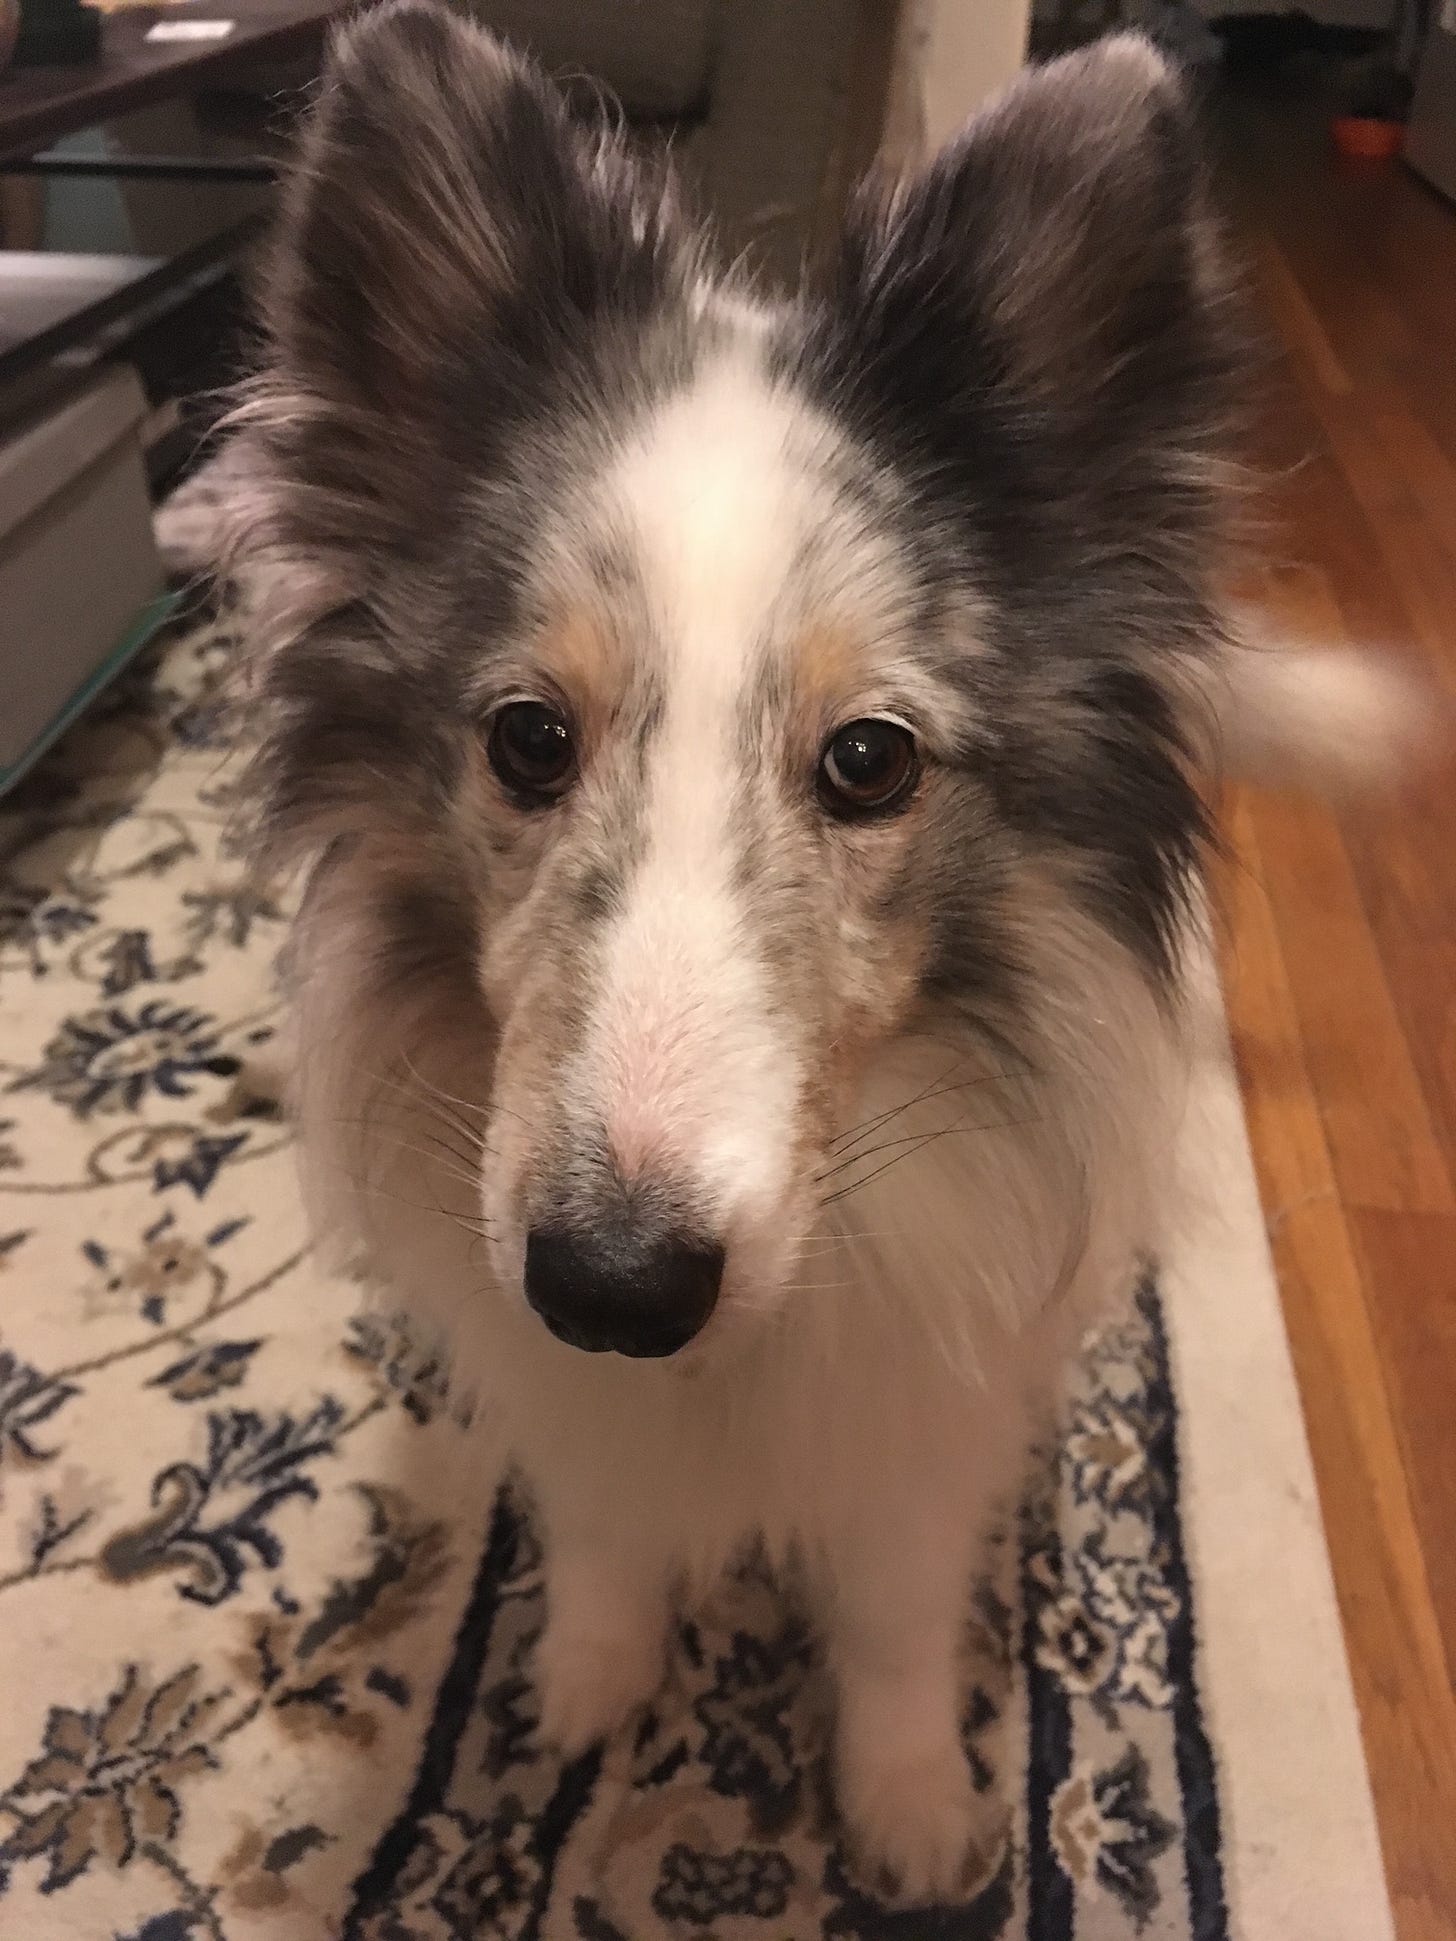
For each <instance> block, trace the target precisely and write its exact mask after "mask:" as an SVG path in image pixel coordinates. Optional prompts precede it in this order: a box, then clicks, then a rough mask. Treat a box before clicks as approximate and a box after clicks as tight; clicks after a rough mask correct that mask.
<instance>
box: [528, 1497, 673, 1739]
mask: <svg viewBox="0 0 1456 1941" xmlns="http://www.w3.org/2000/svg"><path fill="white" fill-rule="evenodd" d="M544 1520H545V1524H546V1530H545V1536H546V1628H545V1630H544V1632H543V1633H542V1635H541V1641H540V1643H539V1645H538V1646H537V1647H536V1682H537V1688H538V1692H539V1696H540V1703H541V1727H540V1730H541V1737H542V1738H543V1739H544V1740H545V1741H546V1742H547V1743H548V1744H550V1745H552V1746H554V1747H555V1748H556V1750H557V1751H558V1752H560V1753H562V1754H564V1755H565V1756H566V1757H568V1758H573V1757H575V1755H576V1754H577V1753H579V1752H584V1751H585V1750H586V1748H587V1747H588V1746H590V1745H593V1744H595V1743H596V1741H597V1740H599V1739H604V1738H607V1737H609V1736H610V1735H611V1734H612V1733H613V1732H615V1731H616V1730H617V1729H618V1727H620V1726H622V1725H625V1724H626V1722H627V1721H628V1719H630V1718H631V1717H632V1715H633V1713H634V1712H637V1711H639V1710H640V1709H641V1708H642V1707H643V1706H644V1705H646V1704H647V1703H648V1701H649V1700H650V1699H651V1698H652V1697H653V1695H654V1694H655V1693H656V1691H657V1688H658V1686H659V1685H660V1684H661V1682H662V1676H663V1666H664V1659H665V1654H666V1649H667V1636H668V1615H669V1611H668V1591H669V1577H670V1570H669V1564H668V1560H667V1558H666V1557H665V1556H661V1555H658V1554H656V1553H655V1552H654V1550H653V1549H652V1547H651V1546H649V1545H646V1544H644V1543H641V1542H633V1541H631V1540H630V1539H629V1540H622V1533H619V1532H615V1531H613V1530H612V1529H611V1528H610V1527H603V1526H602V1525H600V1524H598V1525H595V1526H594V1527H587V1523H586V1519H584V1518H583V1517H580V1516H578V1515H573V1514H566V1515H563V1514H561V1512H560V1510H559V1508H558V1510H557V1512H556V1514H553V1513H552V1511H551V1509H550V1508H547V1509H546V1512H545V1518H544Z"/></svg>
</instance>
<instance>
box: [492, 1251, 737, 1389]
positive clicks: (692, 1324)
mask: <svg viewBox="0 0 1456 1941" xmlns="http://www.w3.org/2000/svg"><path fill="white" fill-rule="evenodd" d="M722 1280H723V1249H722V1248H721V1247H719V1246H716V1245H715V1244H714V1243H713V1242H712V1241H708V1240H703V1239H701V1238H699V1237H698V1236H696V1235H693V1234H684V1233H666V1234H664V1233H660V1232H659V1233H657V1234H640V1235H639V1234H635V1233H632V1232H627V1233H622V1232H617V1233H598V1232H592V1231H588V1230H586V1229H577V1228H572V1227H534V1228H532V1230H531V1232H530V1233H528V1234H527V1236H526V1299H527V1300H528V1301H529V1302H530V1303H531V1306H532V1307H533V1308H534V1309H535V1310H536V1312H537V1314H539V1315H540V1317H541V1319H542V1320H543V1321H544V1322H545V1323H546V1325H547V1327H548V1328H550V1330H551V1332H552V1334H554V1335H555V1336H556V1337H557V1339H558V1340H560V1341H565V1342H567V1343H569V1345H570V1346H571V1347H573V1348H584V1349H586V1350H587V1352H588V1353H589V1354H604V1353H607V1352H609V1351H610V1352H612V1353H615V1354H619V1355H636V1356H639V1357H641V1356H653V1357H661V1356H664V1355H675V1354H676V1353H677V1351H678V1349H679V1348H683V1347H686V1346H687V1344H688V1342H690V1341H691V1340H692V1338H693V1336H694V1335H695V1334H696V1333H697V1332H698V1330H699V1329H700V1328H701V1327H702V1326H703V1324H704V1323H705V1322H706V1320H707V1318H708V1316H709V1315H710V1314H711V1313H712V1312H713V1308H714V1305H715V1304H716V1302H717V1299H718V1289H719V1287H720V1286H721V1284H722Z"/></svg>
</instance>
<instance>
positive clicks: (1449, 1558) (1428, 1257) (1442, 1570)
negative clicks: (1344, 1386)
mask: <svg viewBox="0 0 1456 1941" xmlns="http://www.w3.org/2000/svg"><path fill="white" fill-rule="evenodd" d="M1351 1218H1352V1222H1353V1229H1354V1235H1355V1245H1356V1252H1357V1254H1358V1256H1359V1260H1360V1263H1361V1267H1362V1270H1363V1274H1364V1278H1365V1280H1366V1281H1367V1283H1369V1284H1371V1285H1375V1286H1378V1287H1379V1289H1380V1291H1381V1298H1380V1301H1379V1304H1378V1308H1377V1312H1376V1315H1375V1324H1376V1331H1377V1334H1378V1336H1379V1340H1380V1346H1381V1359H1382V1361H1383V1363H1384V1365H1385V1367H1386V1369H1387V1371H1388V1381H1389V1386H1390V1389H1391V1393H1392V1396H1393V1398H1394V1403H1395V1409H1394V1414H1395V1420H1396V1424H1397V1428H1398V1431H1399V1435H1400V1443H1401V1449H1402V1452H1403V1456H1404V1462H1405V1469H1406V1474H1407V1476H1408V1477H1409V1479H1410V1485H1411V1494H1412V1501H1413V1507H1414V1511H1415V1518H1416V1524H1417V1527H1418V1528H1419V1530H1420V1533H1421V1539H1422V1544H1423V1548H1424V1551H1425V1556H1426V1570H1427V1575H1428V1577H1429V1579H1430V1585H1431V1591H1432V1596H1433V1599H1434V1604H1435V1612H1436V1620H1437V1622H1438V1624H1439V1625H1440V1626H1441V1631H1442V1636H1443V1639H1444V1644H1445V1652H1446V1661H1447V1663H1448V1665H1451V1666H1456V1542H1453V1540H1452V1539H1453V1536H1456V1463H1453V1462H1452V1461H1451V1451H1450V1446H1449V1443H1450V1432H1451V1412H1452V1406H1453V1401H1456V1220H1453V1219H1452V1218H1451V1217H1450V1216H1449V1215H1446V1214H1420V1213H1377V1212H1371V1211H1368V1210H1366V1209H1362V1208H1357V1209H1356V1210H1355V1211H1354V1213H1353V1214H1352V1216H1351Z"/></svg>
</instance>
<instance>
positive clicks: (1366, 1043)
mask: <svg viewBox="0 0 1456 1941" xmlns="http://www.w3.org/2000/svg"><path fill="white" fill-rule="evenodd" d="M1258 832H1259V855H1260V858H1261V862H1260V881H1261V883H1262V885H1263V888H1264V889H1265V891H1266V893H1267V895H1268V898H1269V901H1270V904H1271V907H1272V910H1273V914H1274V924H1275V928H1276V931H1277V933H1278V936H1279V941H1280V947H1281V950H1282V953H1283V957H1284V961H1285V963H1286V965H1287V966H1288V976H1289V984H1290V990H1291V993H1292V1004H1293V1009H1294V1013H1295V1016H1296V1018H1297V1019H1298V1023H1299V1029H1300V1034H1301V1037H1302V1040H1303V1044H1304V1056H1305V1062H1306V1069H1307V1072H1308V1078H1309V1083H1310V1085H1311V1087H1312V1089H1313V1092H1314V1096H1315V1098H1316V1100H1317V1102H1318V1106H1319V1112H1320V1117H1321V1120H1322V1122H1323V1125H1324V1129H1325V1134H1326V1137H1327V1139H1328V1141H1329V1147H1330V1154H1331V1160H1332V1165H1333V1169H1334V1177H1335V1181H1336V1184H1337V1185H1338V1188H1339V1191H1340V1193H1341V1194H1342V1196H1343V1197H1345V1198H1346V1199H1347V1200H1348V1201H1349V1202H1350V1203H1351V1204H1353V1205H1357V1206H1369V1207H1384V1208H1387V1209H1390V1210H1406V1211H1410V1212H1424V1213H1456V1192H1453V1188H1452V1182H1451V1176H1450V1171H1449V1169H1448V1166H1447V1162H1446V1156H1445V1153H1444V1152H1443V1151H1442V1148H1441V1142H1440V1139H1439V1137H1438V1136H1437V1133H1436V1128H1435V1125H1434V1123H1433V1120H1432V1117H1431V1113H1430V1109H1429V1107H1428V1105H1427V1103H1426V1098H1425V1094H1424V1092H1423V1090H1422V1088H1421V1084H1420V1080H1419V1079H1418V1077H1417V1076H1416V1071H1415V1067H1414V1064H1413V1062H1412V1059H1411V1055H1410V1050H1409V1047H1408V1045H1407V1042H1406V1037H1405V1032H1404V1029H1403V1026H1402V1024H1401V1020H1400V1017H1399V1014H1398V1013H1397V1011H1396V1008H1395V1005H1394V1002H1393V1001H1392V998H1391V994H1390V989H1389V986H1388V985H1387V983H1386V980H1385V970H1384V966H1383V964H1382V963H1381V960H1380V955H1379V952H1378V950H1377V949H1376V946H1375V942H1374V939H1373V938H1372V936H1371V933H1370V928H1369V924H1368V922H1367V919H1366V916H1365V911H1364V907H1363V905H1362V903H1361V901H1360V894H1359V890H1358V887H1357V885H1356V882H1355V878H1354V873H1353V871H1352V869H1351V866H1350V859H1349V856H1348V855H1347V853H1346V850H1345V846H1344V842H1343V840H1342V838H1341V835H1340V831H1339V828H1338V826H1337V825H1336V823H1335V821H1334V818H1333V817H1332V816H1331V815H1330V814H1329V812H1328V811H1326V810H1325V809H1323V808H1320V807H1318V806H1317V805H1315V804H1313V803H1310V802H1307V801H1293V800H1286V799H1274V798H1269V799H1267V800H1261V801H1260V802H1259V808H1258Z"/></svg>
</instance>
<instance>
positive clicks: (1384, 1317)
mask: <svg viewBox="0 0 1456 1941" xmlns="http://www.w3.org/2000/svg"><path fill="white" fill-rule="evenodd" d="M1226 108H1227V110H1228V112H1229V114H1230V127H1231V129H1232V132H1233V139H1232V140H1231V141H1230V143H1229V150H1230V155H1231V157H1232V161H1231V168H1232V172H1233V180H1234V182H1235V185H1236V189H1237V205H1238V208H1239V210H1240V212H1241V218H1242V224H1243V228H1244V230H1245V232H1246V234H1247V235H1248V237H1249V239H1250V242H1251V245H1252V255H1253V258H1254V261H1255V265H1256V275H1255V278H1254V281H1255V284H1256V287H1257V288H1258V290H1259V292H1260V294H1261V297H1262V300H1263V303H1264V307H1265V311H1266V314H1267V315H1268V316H1269V318H1270V319H1271V321H1272V323H1273V326H1274V329H1275V331H1276V333H1277V335H1278V338H1279V340H1280V342H1281V344H1282V347H1283V356H1282V358H1281V360H1280V361H1279V363H1278V365H1277V368H1276V369H1275V371H1274V373H1273V376H1272V381H1271V383H1270V386H1269V389H1268V396H1267V402H1266V407H1265V411H1264V417H1263V423H1262V426H1261V436H1260V440H1259V449H1260V456H1261V459H1262V461H1263V462H1264V464H1265V465H1266V467H1267V468H1268V474H1269V477H1268V487H1267V490H1266V492H1265V494H1264V498H1263V509H1264V511H1265V512H1266V514H1267V519H1268V526H1267V534H1268V544H1269V550H1270V553H1271V557H1272V560H1273V565H1272V569H1271V570H1270V571H1269V572H1268V573H1267V574H1266V575H1265V576H1264V580H1263V584H1262V586H1261V587H1260V588H1259V592H1260V595H1261V596H1262V597H1263V598H1264V600H1265V601H1266V603H1267V604H1268V606H1269V607H1270V610H1271V612H1272V613H1273V614H1274V615H1275V616H1276V617H1277V618H1278V619H1280V620H1282V622H1283V623H1284V624H1285V625H1287V626H1288V627H1290V628H1291V629H1292V630H1296V631H1300V632H1305V633H1309V632H1313V633H1315V634H1317V635H1321V636H1323V637H1326V638H1336V639H1341V638H1343V639H1346V640H1352V641H1358V642H1361V643H1368V644H1369V647H1370V649H1371V651H1380V652H1388V653H1393V654H1395V655H1397V656H1400V655H1405V656H1408V657H1409V658H1410V660H1411V663H1412V665H1414V666H1416V667H1418V668H1420V669H1421V670H1422V671H1423V673H1424V675H1425V677H1426V678H1427V679H1428V680H1429V681H1430V682H1431V683H1432V688H1433V692H1442V691H1443V692H1444V693H1445V694H1446V695H1447V696H1456V358H1453V357H1452V356H1451V354H1450V347H1451V344H1452V342H1453V340H1456V214H1453V212H1452V210H1451V209H1450V208H1449V207H1447V206H1446V205H1444V204H1442V203H1441V202H1440V201H1439V200H1438V199H1437V198H1436V197H1434V196H1433V195H1430V194H1429V193H1427V192H1426V191H1424V190H1423V189H1422V188H1421V187H1420V186H1418V185H1417V184H1416V183H1415V182H1414V181H1413V180H1412V178H1410V177H1409V176H1407V175H1406V174H1405V173H1404V172H1402V171H1401V170H1399V169H1379V168H1375V169H1371V168H1364V169H1349V168H1345V167H1341V166H1339V165H1337V164H1336V163H1334V162H1333V161H1332V159H1331V157H1330V155H1329V150H1328V144H1327V141H1326V139H1325V135H1324V125H1323V123H1324V115H1323V112H1322V110H1321V109H1320V107H1319V104H1318V102H1316V101H1313V100H1307V101H1305V102H1303V103H1301V102H1299V101H1298V100H1297V99H1295V98H1293V96H1292V94H1291V93H1286V95H1285V96H1284V98H1283V99H1281V100H1280V101H1278V102H1277V104H1276V103H1272V101H1271V100H1264V101H1257V102H1256V101H1253V100H1251V99H1248V98H1246V99H1244V100H1242V101H1240V100H1237V99H1235V100H1233V101H1232V102H1231V103H1228V104H1226ZM1452 740H1453V747H1456V731H1453V736H1452ZM1229 827H1230V829H1231V831H1232V836H1233V847H1234V850H1235V855H1234V857H1233V859H1232V860H1231V863H1230V866H1229V868H1228V870H1227V871H1226V872H1225V873H1224V875H1223V878H1222V890H1223V904H1224V910H1225V917H1226V931H1227V943H1226V947H1225V952H1224V964H1225V978H1226V988H1227V996H1228V1001H1229V1012H1230V1022H1231V1025H1232V1029H1233V1035H1234V1044H1235V1053H1236V1057H1237V1060H1238V1063H1239V1069H1240V1076H1241V1079H1242V1081H1243V1085H1244V1095H1245V1105H1246V1111H1247V1116H1248V1120H1249V1128H1250V1134H1251V1138H1252V1142H1253V1146H1254V1150H1255V1159H1256V1164H1257V1168H1258V1172H1259V1177H1260V1183H1261V1191H1262V1192H1263V1195H1264V1203H1265V1209H1266V1215H1267V1217H1268V1219H1269V1223H1270V1228H1271V1233H1272V1237H1273V1247H1274V1253H1275V1260H1276V1266H1277V1268H1278V1271H1279V1277H1280V1284H1281V1291H1282V1295H1283V1299H1284V1304H1285V1314H1286V1320H1287V1322H1288V1326H1289V1332H1290V1338H1291V1343H1292V1347H1293V1352H1294V1358H1295V1364H1296V1369H1297V1372H1298V1375H1299V1380H1300V1388H1301V1394H1302V1397H1303V1402H1304V1408H1305V1413H1306V1420H1307V1423H1308V1427H1309V1433H1310V1441H1311V1447H1312V1450H1313V1453H1314V1459H1315V1467H1316V1472H1317V1475H1318V1480H1319V1486H1320V1493H1321V1502H1322V1505H1323V1508H1324V1514H1325V1518H1326V1524H1327V1531H1328V1536H1329V1543H1330V1554H1331V1559H1332V1563H1333V1566H1334V1570H1335V1576H1336V1582H1337V1587H1338V1595H1339V1599H1340V1607H1341V1612H1342V1615H1343V1618H1344V1623H1345V1628H1346V1637H1347V1642H1348V1645H1349V1651H1350V1658H1351V1666H1352V1672H1353V1676H1354V1682H1355V1688H1356V1695H1357V1699H1358V1702H1359V1705H1360V1711H1361V1719H1362V1725H1363V1729H1364V1734H1365V1743H1366V1751H1367V1755H1368V1759H1369V1764H1370V1770H1371V1777H1372V1783H1373V1786H1374V1791H1375V1799H1376V1808H1377V1813H1378V1817H1379V1821H1380V1828H1381V1838H1382V1844H1383V1847H1384V1850H1385V1856H1386V1863H1387V1870H1388V1874H1389V1881H1390V1887H1391V1893H1392V1900H1393V1904H1394V1910H1395V1917H1396V1926H1397V1931H1398V1934H1399V1936H1400V1941H1436V1937H1442V1941H1456V1773H1453V1770H1452V1767H1453V1760H1456V1721H1453V1717H1452V1709H1453V1705H1456V1699H1453V1696H1452V1692H1453V1685H1452V1675H1453V1671H1456V1288H1453V1277H1456V1219H1453V1214H1452V1211H1451V1196H1452V1192H1453V1187H1456V762H1453V764H1452V765H1451V766H1448V767H1447V768H1446V769H1445V770H1444V771H1440V770H1433V771H1431V772H1429V773H1427V774H1425V775H1423V776H1416V777H1413V778H1411V780H1410V782H1409V785H1408V786H1407V787H1406V789H1405V790H1404V792H1403V794H1402V795H1401V797H1400V798H1399V799H1398V800H1396V801H1394V802H1389V803H1384V804H1379V805H1376V804H1369V803H1363V804H1354V805H1350V804H1347V805H1342V807H1341V808H1340V810H1339V811H1338V813H1333V812H1329V811H1325V810H1320V809H1317V808H1314V807H1312V806H1310V805H1308V804H1299V805H1294V804H1289V803H1285V802H1275V801H1272V800H1270V799H1269V798H1263V797H1256V796H1253V795H1242V796H1240V797H1238V798H1236V800H1235V801H1234V803H1233V804H1232V806H1231V812H1230V818H1229ZM1291 1941H1293V1937H1291Z"/></svg>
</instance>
